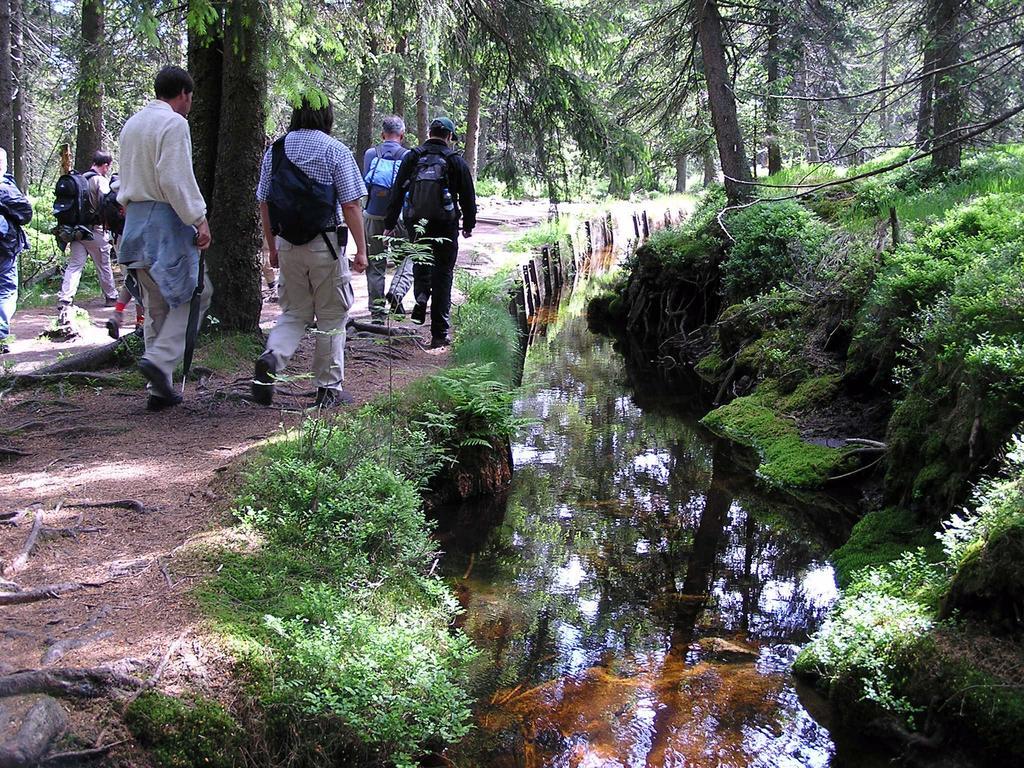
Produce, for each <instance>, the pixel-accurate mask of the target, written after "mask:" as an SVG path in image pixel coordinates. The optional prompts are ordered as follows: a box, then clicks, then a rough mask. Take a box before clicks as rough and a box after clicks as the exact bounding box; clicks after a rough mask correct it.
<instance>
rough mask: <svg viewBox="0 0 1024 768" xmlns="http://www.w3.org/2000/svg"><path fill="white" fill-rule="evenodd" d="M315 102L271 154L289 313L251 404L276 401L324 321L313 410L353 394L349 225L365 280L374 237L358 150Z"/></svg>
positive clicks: (272, 236)
mask: <svg viewBox="0 0 1024 768" xmlns="http://www.w3.org/2000/svg"><path fill="white" fill-rule="evenodd" d="M323 101H324V103H323V104H322V105H319V106H316V107H314V106H313V104H312V103H311V102H310V99H309V98H308V97H305V96H304V97H303V98H302V102H301V104H300V105H299V106H297V107H295V108H294V109H293V110H292V118H291V123H290V124H289V126H288V132H287V133H286V134H285V135H284V136H282V137H281V138H280V139H278V140H277V141H275V142H274V143H273V144H272V145H271V147H270V148H269V149H268V150H267V151H266V153H265V154H264V155H263V164H262V166H261V167H260V181H259V186H258V187H257V188H256V200H257V201H258V202H259V204H260V219H261V221H262V222H263V236H264V239H265V240H266V243H267V249H268V250H269V252H270V265H271V266H272V267H276V268H280V274H279V277H278V302H279V304H280V306H281V315H280V316H279V317H278V318H277V322H276V323H275V324H274V329H273V330H272V331H271V332H270V336H269V337H268V338H267V346H266V350H265V351H264V353H263V354H262V355H260V356H259V358H257V360H256V366H255V373H254V375H253V384H252V397H253V400H255V401H256V402H257V403H259V404H261V405H270V404H271V403H272V402H273V399H274V381H275V380H276V377H277V375H278V374H279V373H281V372H282V371H284V369H285V368H286V367H287V365H288V361H289V360H291V357H292V355H294V354H295V351H296V350H297V349H298V348H299V343H300V342H301V341H302V338H303V337H304V336H305V335H306V329H307V327H309V326H310V324H312V323H313V322H315V323H316V331H315V336H316V346H315V349H314V352H313V373H314V375H315V377H316V401H315V402H314V406H316V407H318V408H329V407H332V406H336V405H347V404H349V403H351V402H352V396H351V395H350V394H349V393H347V392H346V391H345V390H344V386H343V385H344V380H345V325H346V322H347V320H348V310H349V309H350V308H351V306H352V301H353V295H352V275H351V272H350V269H349V263H348V258H347V257H346V255H345V242H344V240H343V233H345V232H346V230H345V229H344V227H343V224H347V225H348V231H351V234H352V239H353V240H354V242H355V247H356V253H355V258H354V260H353V264H352V270H355V271H356V272H365V271H366V266H367V259H366V237H365V235H364V232H363V215H362V197H363V195H365V194H366V187H365V186H364V184H363V177H362V176H361V175H360V174H359V166H358V165H356V161H355V158H354V157H352V152H351V150H349V148H348V147H346V146H345V145H344V144H342V143H341V142H340V141H338V140H337V139H335V138H333V137H332V136H331V127H332V126H333V124H334V110H333V109H332V108H331V105H330V103H327V101H326V99H323Z"/></svg>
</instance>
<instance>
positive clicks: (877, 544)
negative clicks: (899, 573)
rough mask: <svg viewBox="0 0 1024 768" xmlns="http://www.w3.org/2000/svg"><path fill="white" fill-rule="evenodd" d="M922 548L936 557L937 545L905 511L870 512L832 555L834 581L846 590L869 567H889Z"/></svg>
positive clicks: (911, 515)
mask: <svg viewBox="0 0 1024 768" xmlns="http://www.w3.org/2000/svg"><path fill="white" fill-rule="evenodd" d="M918 547H924V548H925V549H929V550H930V551H932V552H933V553H934V554H935V555H936V556H937V555H938V554H939V552H938V542H937V540H936V539H935V536H934V535H933V534H932V532H931V531H929V530H927V529H926V528H925V527H923V526H922V525H921V524H920V523H919V522H918V520H917V518H916V517H915V516H914V514H913V513H912V512H911V511H910V510H907V509H904V508H900V507H887V508H885V509H879V510H876V511H875V512H869V513H868V514H866V515H865V516H864V517H862V518H861V519H860V521H859V522H858V523H857V524H856V525H855V526H853V531H852V532H851V533H850V538H849V539H848V540H847V542H846V543H845V544H843V546H841V547H839V549H837V550H836V551H835V552H833V553H832V557H831V560H832V566H833V567H834V568H835V571H836V581H838V582H839V586H841V587H843V588H845V587H847V586H849V585H850V584H851V583H852V582H853V577H854V575H855V574H856V573H857V572H858V571H860V570H862V569H864V568H867V567H868V566H874V565H884V564H885V563H890V562H892V561H893V560H895V559H896V558H898V557H899V556H900V555H902V554H903V553H904V552H907V551H909V550H911V549H917V548H918Z"/></svg>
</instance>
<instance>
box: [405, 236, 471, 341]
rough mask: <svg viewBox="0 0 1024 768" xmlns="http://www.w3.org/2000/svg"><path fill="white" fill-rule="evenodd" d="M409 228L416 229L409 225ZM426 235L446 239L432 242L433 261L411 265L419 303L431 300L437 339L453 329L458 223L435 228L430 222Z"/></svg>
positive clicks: (431, 331) (431, 326)
mask: <svg viewBox="0 0 1024 768" xmlns="http://www.w3.org/2000/svg"><path fill="white" fill-rule="evenodd" d="M409 231H410V232H411V231H413V230H412V228H411V227H410V228H409ZM423 236H424V237H437V238H444V240H443V241H442V242H432V243H431V244H430V251H431V254H432V256H433V263H432V264H414V265H413V268H412V279H413V286H412V290H413V293H414V294H415V296H416V303H417V304H426V303H427V300H428V299H429V300H430V335H431V337H433V338H435V339H439V338H442V337H444V336H447V335H448V329H449V328H451V322H450V319H449V318H450V315H451V311H452V277H453V276H454V275H455V260H456V259H457V258H458V256H459V229H458V227H457V226H442V227H437V228H435V227H432V226H430V225H427V230H426V232H424V234H423Z"/></svg>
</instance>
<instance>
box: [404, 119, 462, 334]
mask: <svg viewBox="0 0 1024 768" xmlns="http://www.w3.org/2000/svg"><path fill="white" fill-rule="evenodd" d="M429 132H430V138H429V139H427V141H426V142H424V143H423V144H422V145H421V146H419V147H416V148H415V149H413V150H411V151H410V152H409V154H407V155H406V156H405V159H404V160H402V165H401V167H400V168H399V169H398V177H397V178H396V179H395V185H394V189H392V192H391V199H390V201H389V202H388V213H387V217H386V218H385V220H384V226H385V228H386V229H385V232H384V234H385V235H393V234H394V232H395V228H396V226H397V225H398V220H399V215H401V217H402V219H403V220H404V221H405V226H406V229H407V230H408V231H409V234H410V236H411V237H412V238H413V239H416V238H417V237H419V235H418V234H417V231H416V227H417V225H422V227H423V234H422V237H423V238H424V239H425V240H427V241H428V242H429V243H430V250H431V255H432V259H431V262H430V263H424V262H417V263H416V264H415V265H414V266H413V293H414V294H415V296H416V306H415V307H414V308H413V311H412V315H411V319H412V321H413V322H414V323H423V322H424V321H425V320H426V314H427V302H428V301H430V346H431V347H432V348H435V349H436V348H438V347H445V346H448V344H450V343H451V342H450V340H449V337H448V331H449V329H450V327H451V322H450V318H449V315H450V313H451V308H452V278H453V277H454V275H455V260H456V259H457V258H458V255H459V230H460V226H459V219H460V218H461V219H462V226H461V230H462V236H463V237H470V236H472V233H473V227H475V226H476V189H475V187H474V185H473V175H472V174H471V173H470V170H469V166H468V165H467V164H466V161H465V160H463V159H462V157H461V156H460V155H459V154H458V153H457V152H456V151H455V149H454V147H455V142H456V141H457V140H458V136H456V134H455V124H454V123H453V122H452V121H451V120H450V119H449V118H447V117H439V118H437V119H436V120H434V121H433V122H432V123H431V124H430V129H429Z"/></svg>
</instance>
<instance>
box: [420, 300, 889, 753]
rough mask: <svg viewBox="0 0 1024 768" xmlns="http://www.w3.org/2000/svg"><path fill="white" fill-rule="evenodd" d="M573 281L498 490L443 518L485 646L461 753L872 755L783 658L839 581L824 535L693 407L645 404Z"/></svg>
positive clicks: (531, 372) (529, 365)
mask: <svg viewBox="0 0 1024 768" xmlns="http://www.w3.org/2000/svg"><path fill="white" fill-rule="evenodd" d="M577 299H578V300H576V301H570V302H568V304H567V305H564V306H563V308H562V310H561V311H560V313H559V314H558V315H557V317H555V318H554V319H553V320H552V321H551V322H550V324H549V325H548V326H547V327H546V329H545V332H544V333H542V334H541V335H540V336H539V337H538V338H537V339H536V341H535V342H534V344H533V345H532V347H531V349H530V352H529V355H528V357H527V361H526V369H525V378H524V388H523V394H522V396H521V398H520V400H519V401H518V403H517V406H516V408H517V411H518V413H519V414H520V415H521V416H523V417H526V418H529V419H532V420H534V421H533V422H532V424H531V425H530V426H528V427H526V428H525V429H524V430H523V431H522V432H521V434H520V436H519V438H518V439H517V441H516V442H515V444H514V446H513V453H514V458H515V476H514V480H513V484H512V487H511V489H510V491H509V493H508V496H507V498H504V499H500V500H496V501H492V502H490V503H488V504H484V505H477V506H475V507H472V508H468V507H463V508H460V509H458V510H453V511H451V514H450V515H446V516H444V517H443V519H442V521H441V524H440V530H439V535H440V538H441V542H442V546H443V547H444V549H445V550H446V552H447V553H448V554H447V556H446V558H445V568H446V571H447V573H448V575H449V576H450V577H452V579H453V581H454V582H455V583H456V585H457V589H458V591H459V594H460V599H461V600H462V602H463V604H464V605H465V607H466V613H465V616H464V628H465V630H466V631H467V632H468V633H469V634H470V635H471V636H472V637H473V639H474V640H475V641H476V643H477V644H478V646H480V647H481V648H483V649H484V652H483V655H482V658H481V660H480V662H479V665H478V668H479V672H478V678H477V680H476V684H477V685H478V686H479V691H478V692H479V700H480V702H481V703H480V706H479V708H478V711H477V712H476V726H477V727H476V729H475V730H474V732H473V733H472V734H471V735H470V736H469V737H468V738H466V739H465V740H464V741H463V742H462V743H461V744H460V745H458V746H457V747H456V748H454V749H451V750H449V752H448V753H446V757H447V758H448V760H449V761H450V764H452V765H456V766H459V768H469V766H499V767H501V766H523V767H526V768H540V767H541V766H545V767H546V766H552V767H554V766H558V767H563V766H564V767H569V766H581V767H585V768H596V767H598V766H601V767H605V766H607V767H609V768H610V767H611V766H623V767H625V766H629V767H630V768H632V767H634V766H642V767H644V768H654V767H660V766H666V767H668V766H671V767H679V766H693V767H696V768H703V767H705V766H707V767H709V768H712V767H713V768H718V767H719V766H737V767H740V766H764V767H765V768H767V767H769V766H771V767H773V768H774V767H776V766H857V767H858V768H861V767H863V766H875V765H881V764H882V761H880V760H877V759H874V758H870V757H867V756H865V755H864V754H863V753H862V751H861V750H860V749H859V748H857V747H856V746H854V745H850V744H847V743H844V742H843V740H842V739H841V738H838V737H837V736H836V735H834V734H832V733H830V731H829V729H828V727H827V725H826V723H827V716H826V715H825V714H823V713H827V707H826V706H825V705H824V704H823V702H821V700H820V699H819V698H818V697H816V696H815V695H814V694H811V693H809V692H807V691H804V690H801V688H800V687H799V686H798V685H797V684H796V682H795V681H794V679H793V678H792V677H791V676H790V674H789V672H788V668H789V664H790V663H791V661H792V659H793V658H794V656H795V654H796V652H797V650H798V647H799V644H800V643H802V642H803V641H804V640H805V639H806V637H807V635H808V633H809V632H811V631H813V630H814V628H815V627H817V626H818V625H819V623H820V622H821V621H822V619H823V617H824V615H825V614H826V612H827V610H828V608H829V606H830V605H831V603H832V602H833V600H834V599H835V598H836V587H835V584H834V581H833V574H832V569H831V567H830V566H829V564H828V563H827V562H826V561H825V559H824V558H825V555H826V553H827V552H828V551H829V547H828V546H826V545H824V544H821V543H816V539H815V537H814V536H812V535H808V534H807V533H806V528H805V526H803V525H802V524H801V523H799V522H798V521H795V520H794V516H793V515H792V514H791V511H792V510H791V509H789V508H787V507H786V505H782V506H781V507H780V506H779V505H778V504H776V503H774V502H773V501H771V500H768V499H765V498H763V497H760V496H759V495H758V493H757V491H756V490H755V491H752V490H751V488H752V487H753V486H752V485H751V483H750V482H749V478H747V479H745V480H740V479H738V478H740V477H741V476H742V473H740V472H738V471H737V470H735V469H734V468H733V467H732V465H731V463H730V462H729V461H728V459H727V457H726V456H725V455H724V450H723V448H722V447H721V446H717V447H716V443H715V442H714V441H712V439H711V438H710V436H709V435H707V434H706V433H704V432H703V431H702V430H700V428H699V427H697V426H696V425H694V424H693V423H692V421H688V420H687V419H686V418H685V417H681V416H677V415H673V414H671V413H669V414H665V413H654V412H645V411H644V410H643V409H642V408H640V407H638V406H637V405H636V401H637V400H641V401H642V398H640V397H638V396H637V393H636V392H634V391H632V389H631V388H630V387H628V386H627V384H626V380H627V377H626V373H625V369H624V363H623V360H622V357H621V356H620V355H619V354H618V353H617V352H616V351H615V350H614V349H613V347H612V342H611V341H610V340H609V339H606V338H602V337H597V336H594V335H593V334H591V333H590V332H589V331H588V330H587V327H586V321H585V319H584V318H583V316H582V311H581V309H582V304H583V302H582V297H577ZM810 512H811V513H812V514H811V515H810V517H812V518H813V512H814V510H810ZM801 513H802V515H803V516H804V517H803V519H805V520H806V519H807V513H808V510H806V509H804V510H801ZM823 514H824V513H823ZM812 712H813V713H814V715H812ZM816 717H817V719H816Z"/></svg>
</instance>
